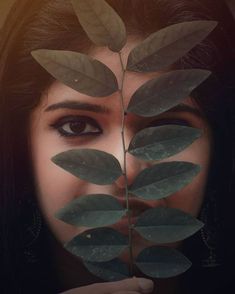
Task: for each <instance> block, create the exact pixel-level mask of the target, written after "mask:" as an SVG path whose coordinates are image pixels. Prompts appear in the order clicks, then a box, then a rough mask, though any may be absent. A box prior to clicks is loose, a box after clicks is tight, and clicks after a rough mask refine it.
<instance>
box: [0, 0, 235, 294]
mask: <svg viewBox="0 0 235 294" xmlns="http://www.w3.org/2000/svg"><path fill="white" fill-rule="evenodd" d="M107 2H108V3H110V4H111V6H113V8H114V9H115V10H116V11H117V12H118V14H119V15H120V16H121V17H122V19H123V20H124V23H125V25H126V27H127V32H128V36H129V38H128V43H127V46H126V47H125V48H124V49H123V58H124V59H126V58H127V56H128V53H129V52H130V50H131V48H133V47H134V46H135V45H136V44H137V43H138V40H141V39H144V38H145V37H146V36H148V35H149V34H151V33H153V32H155V31H156V30H159V29H160V28H162V27H165V26H168V25H171V24H174V23H179V22H184V21H192V20H199V19H200V20H201V19H206V20H217V21H218V22H219V24H218V27H217V28H216V29H215V31H214V32H213V33H212V34H211V35H210V36H209V37H208V38H207V39H206V40H204V41H203V42H202V43H201V44H200V45H198V46H197V47H196V48H195V49H193V50H191V51H190V53H188V54H187V55H186V56H185V57H183V58H181V59H180V60H179V61H178V62H177V64H175V68H179V69H182V68H203V69H209V70H211V71H212V72H213V75H212V77H211V78H210V79H208V81H207V82H205V83H204V84H203V85H202V86H200V87H199V88H198V89H197V90H195V91H194V92H193V94H192V97H189V98H188V99H186V100H185V101H184V105H186V109H187V111H186V110H184V111H182V110H181V111H175V112H169V113H167V114H164V115H163V117H160V118H158V119H157V120H154V121H153V120H152V119H140V118H137V117H136V116H134V115H130V116H129V119H128V120H127V130H128V131H127V137H126V140H130V138H131V137H132V136H133V134H134V133H136V132H137V131H138V130H140V129H141V128H143V127H144V126H149V125H158V124H164V123H175V124H183V125H185V124H186V125H190V126H193V127H196V128H201V129H203V131H204V132H203V136H202V137H201V138H200V139H198V140H197V141H196V142H195V143H194V144H192V146H191V147H189V149H187V151H185V152H182V153H180V155H176V156H175V159H176V160H186V161H192V162H195V163H197V164H200V165H201V166H202V172H201V173H200V174H199V175H198V177H197V179H195V180H194V181H193V182H192V183H190V185H188V186H187V187H185V188H184V189H182V190H181V191H180V192H179V193H176V194H174V195H172V196H171V197H170V198H169V199H168V200H166V201H164V202H162V203H161V204H162V205H165V206H167V207H176V208H180V209H182V210H184V211H186V212H188V213H191V214H192V215H194V216H199V215H201V217H202V220H203V221H204V222H205V228H204V229H203V230H202V231H201V232H200V233H198V234H196V235H195V236H194V237H192V238H190V239H189V240H186V241H185V242H184V245H183V248H182V250H183V251H184V252H185V254H186V255H187V256H188V257H189V258H190V259H191V260H192V262H193V267H192V268H191V270H190V271H188V272H187V273H186V274H184V275H183V276H181V277H180V278H171V279H169V280H162V281H156V285H155V289H154V290H153V293H164V294H167V293H196V292H200V293H216V292H215V291H221V290H224V289H225V286H226V285H228V283H229V282H230V281H232V278H231V275H232V273H231V269H232V266H231V265H230V262H231V264H232V261H231V260H234V249H232V248H234V246H233V243H232V238H230V234H231V232H232V229H233V228H234V221H233V220H232V207H233V205H232V204H233V203H234V200H233V197H232V196H233V194H234V192H233V191H234V186H233V181H232V177H233V174H234V166H233V161H234V141H233V139H234V130H233V119H234V118H233V116H232V114H233V109H234V101H233V99H232V94H231V93H232V87H233V83H232V79H231V77H232V74H231V73H232V69H233V65H234V49H233V46H232V40H234V36H235V33H234V23H233V20H232V17H231V15H230V14H229V11H228V9H227V8H226V6H225V5H224V4H223V2H222V1H219V0H218V1H210V0H207V1H191V0H181V1H179V0H174V1H172V0H171V1H167V0H158V1H157V0H156V1H141V0H136V1H134V0H133V1H131V0H130V1H129V0H128V3H127V1H124V0H123V1H120V0H119V1H115V0H110V1H107ZM41 48H47V49H62V50H71V51H79V52H84V53H87V52H89V54H90V55H91V56H93V57H95V58H97V59H99V60H101V61H102V62H104V63H106V64H107V65H108V66H109V67H111V68H112V70H113V71H114V72H115V74H116V76H118V78H120V69H119V67H118V64H117V62H116V58H115V57H114V55H113V54H111V53H110V51H108V50H107V49H105V48H102V49H98V48H94V47H91V43H90V41H89V40H88V39H87V37H86V35H85V33H84V32H83V30H82V29H81V27H80V26H79V23H78V20H77V17H76V15H75V14H74V11H73V9H72V6H71V4H70V3H69V1H57V0H56V1H49V0H44V1H34V2H33V3H31V2H30V1H26V0H24V1H22V0H21V1H16V4H15V6H14V7H13V9H12V11H11V13H10V15H9V17H8V20H7V22H6V23H5V26H4V27H3V32H2V37H1V66H0V79H1V86H0V87H1V88H0V93H1V120H0V121H1V132H2V135H1V137H2V139H1V152H0V154H1V181H2V182H1V189H2V190H1V210H2V212H1V254H2V260H3V261H2V264H3V265H2V269H3V274H2V276H3V277H4V283H2V285H1V286H2V287H3V291H5V292H3V293H42V292H43V293H60V292H63V291H67V290H69V289H73V290H71V291H68V292H67V293H78V294H79V293H83V294H85V293H92V291H94V290H95V291H97V292H98V291H100V292H98V293H151V292H152V286H153V285H152V282H151V281H150V280H146V279H130V280H125V281H121V282H114V283H112V284H109V283H104V284H94V283H96V282H100V280H99V279H98V278H95V277H94V276H91V275H90V274H89V273H88V272H87V271H86V269H85V268H84V267H83V266H82V265H81V263H80V262H79V261H78V260H77V259H76V258H75V257H74V256H72V255H71V254H69V253H68V252H66V251H65V250H64V249H63V248H62V246H61V245H62V244H63V243H64V242H65V241H67V240H69V239H71V237H72V236H74V235H75V234H76V232H77V231H76V230H75V228H74V227H72V226H69V225H66V224H63V223H62V222H60V221H58V220H57V219H55V218H54V217H53V215H54V213H55V212H56V211H57V210H58V209H60V208H61V207H63V206H64V205H65V204H66V203H67V202H69V201H71V200H72V199H73V198H74V197H75V194H76V195H78V196H79V195H82V194H88V193H93V192H95V191H97V186H95V185H93V184H88V183H86V182H84V181H81V180H77V179H74V177H72V176H71V175H69V174H67V173H65V172H64V171H62V170H61V169H59V168H58V167H57V166H55V165H53V164H52V162H51V160H50V159H51V157H52V156H53V155H56V154H57V153H60V152H62V151H65V150H68V149H71V148H76V147H78V146H79V147H80V146H83V147H88V148H96V149H101V150H105V151H107V152H111V153H113V154H114V155H115V156H116V157H117V158H118V159H119V160H120V162H122V156H121V153H120V146H121V143H120V144H119V143H118V144H117V143H116V142H119V141H117V140H118V139H117V138H119V137H118V136H119V135H118V134H119V133H120V121H119V114H118V112H117V109H118V107H119V105H118V104H116V102H115V101H116V100H115V99H110V97H105V98H104V100H98V101H97V100H94V99H91V97H84V95H81V94H80V93H77V92H76V91H74V90H72V89H70V88H69V87H67V86H65V85H63V84H61V83H59V82H57V81H55V80H54V79H53V78H52V77H51V76H50V75H49V74H48V73H47V72H46V71H45V70H44V69H43V68H42V67H40V65H39V64H38V63H37V62H36V61H35V60H34V59H33V58H32V56H31V54H30V53H31V51H33V50H36V49H41ZM230 69H231V70H230ZM149 78H150V76H148V75H138V74H137V75H136V74H133V73H129V74H128V75H127V78H126V79H127V80H126V85H128V86H126V87H125V88H124V91H125V92H124V93H125V95H124V96H125V103H126V104H128V102H129V99H130V97H131V95H132V94H133V93H134V91H135V89H137V88H138V87H139V86H141V85H142V84H143V83H144V82H145V81H146V80H147V79H149ZM113 98H114V97H113ZM68 100H70V103H68ZM71 101H72V102H71ZM74 101H76V103H77V104H76V105H77V106H76V107H75V106H74V105H75V103H74ZM85 101H86V102H89V103H88V104H89V107H90V108H89V109H88V108H87V107H86V109H84V107H83V109H81V103H83V106H84V102H85ZM78 102H79V103H80V108H79V107H78ZM65 104H66V107H65ZM94 105H96V107H94ZM97 105H98V106H99V107H97ZM75 108H76V109H75ZM189 109H190V111H189ZM231 139H232V140H231ZM114 142H115V144H114ZM122 164H123V163H122ZM128 166H129V167H130V168H129V171H128V181H129V184H130V183H131V182H132V181H133V179H134V178H135V176H136V174H137V173H138V172H139V171H140V170H142V169H143V168H144V167H145V166H144V164H143V163H141V162H140V161H138V160H136V159H133V158H131V157H128ZM102 189H103V190H102ZM123 189H124V181H123V178H122V177H121V178H120V179H118V180H117V181H116V183H115V184H113V185H110V186H108V187H107V186H105V187H103V188H100V187H99V192H100V193H102V192H104V193H111V194H113V195H115V196H116V197H120V195H122V194H123ZM223 195H225V196H224V197H223ZM225 197H226V200H225ZM39 211H40V212H39ZM138 245H139V248H136V250H137V251H138V250H140V249H141V248H143V247H144V246H145V245H146V244H142V243H138ZM228 247H229V248H231V249H230V250H227V248H228ZM215 255H216V256H215ZM202 264H204V265H207V267H206V268H203V267H202ZM217 264H220V266H217V267H215V268H213V269H212V268H210V266H212V265H217ZM208 266H209V268H208ZM137 274H138V273H137ZM141 284H142V285H143V288H145V290H141ZM128 291H129V292H128ZM131 291H132V292H131Z"/></svg>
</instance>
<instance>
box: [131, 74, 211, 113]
mask: <svg viewBox="0 0 235 294" xmlns="http://www.w3.org/2000/svg"><path fill="white" fill-rule="evenodd" d="M209 75H210V72H209V71H207V70H202V69H185V70H175V71H171V72H167V73H165V74H162V75H161V76H159V77H157V78H154V79H152V80H150V81H148V82H146V83H145V84H143V85H142V86H141V87H140V88H139V89H137V90H136V92H135V93H134V94H133V96H132V97H131V100H130V102H129V105H128V108H127V112H131V113H135V114H138V115H140V116H144V117H151V116H156V115H158V114H161V113H163V112H164V111H167V110H168V109H170V108H172V107H174V106H176V105H177V104H179V103H180V102H181V101H182V100H184V99H185V98H187V97H188V96H189V95H190V93H191V92H192V91H193V90H194V89H195V88H196V87H197V86H199V85H200V84H201V83H202V82H203V81H204V80H206V79H207V78H208V76H209Z"/></svg>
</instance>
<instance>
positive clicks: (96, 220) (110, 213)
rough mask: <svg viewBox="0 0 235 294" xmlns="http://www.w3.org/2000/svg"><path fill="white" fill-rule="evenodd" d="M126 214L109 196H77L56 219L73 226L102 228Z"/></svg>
mask: <svg viewBox="0 0 235 294" xmlns="http://www.w3.org/2000/svg"><path fill="white" fill-rule="evenodd" d="M125 213H126V209H123V207H122V205H121V204H120V202H119V201H118V200H117V199H115V198H114V197H113V196H111V195H105V194H91V195H84V196H78V198H76V199H75V200H73V201H71V202H70V203H69V204H68V205H66V206H65V207H64V208H62V209H61V210H59V211H58V212H57V213H56V215H55V216H56V217H57V218H58V219H60V220H62V221H64V222H65V223H68V224H71V225H74V226H84V227H102V226H108V225H112V224H114V223H116V222H117V221H118V220H119V219H120V218H121V217H122V216H124V215H125Z"/></svg>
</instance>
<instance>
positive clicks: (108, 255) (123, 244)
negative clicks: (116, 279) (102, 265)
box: [64, 228, 128, 262]
mask: <svg viewBox="0 0 235 294" xmlns="http://www.w3.org/2000/svg"><path fill="white" fill-rule="evenodd" d="M64 246H65V248H66V249H67V250H68V251H69V252H71V253H72V254H74V255H76V256H79V257H81V258H82V259H84V260H86V261H91V262H104V261H109V260H111V259H114V258H116V257H117V256H118V255H119V254H120V253H121V252H122V251H123V250H124V249H125V248H127V246H128V238H127V237H126V236H124V235H122V234H121V233H119V232H117V231H115V230H114V229H112V228H97V229H91V230H87V231H85V232H83V233H82V234H79V235H77V236H76V237H74V238H73V239H72V240H71V241H69V242H68V243H66V244H65V245H64Z"/></svg>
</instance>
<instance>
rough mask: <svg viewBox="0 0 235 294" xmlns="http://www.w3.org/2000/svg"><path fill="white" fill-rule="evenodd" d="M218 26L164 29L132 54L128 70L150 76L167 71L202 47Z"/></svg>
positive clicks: (193, 24)
mask: <svg viewBox="0 0 235 294" xmlns="http://www.w3.org/2000/svg"><path fill="white" fill-rule="evenodd" d="M216 25H217V22H215V21H207V20H200V21H191V22H183V23H178V24H173V25H171V26H168V27H166V28H163V29H161V30H159V31H158V32H156V33H153V34H152V35H150V36H149V37H148V38H147V39H146V40H144V42H142V43H141V44H140V45H138V46H137V47H136V48H134V49H133V50H132V51H131V53H130V54H129V57H128V62H127V69H128V70H130V71H137V72H151V71H158V70H160V69H162V68H166V67H168V66H170V65H172V64H173V63H175V62H176V61H177V60H178V59H180V58H181V57H183V56H184V55H185V54H186V53H187V52H188V51H190V50H191V49H192V48H193V47H194V46H195V45H197V44H198V43H200V42H201V41H202V40H203V39H204V38H205V37H206V36H207V35H208V34H209V33H210V32H211V31H212V30H213V29H214V28H215V26H216Z"/></svg>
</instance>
